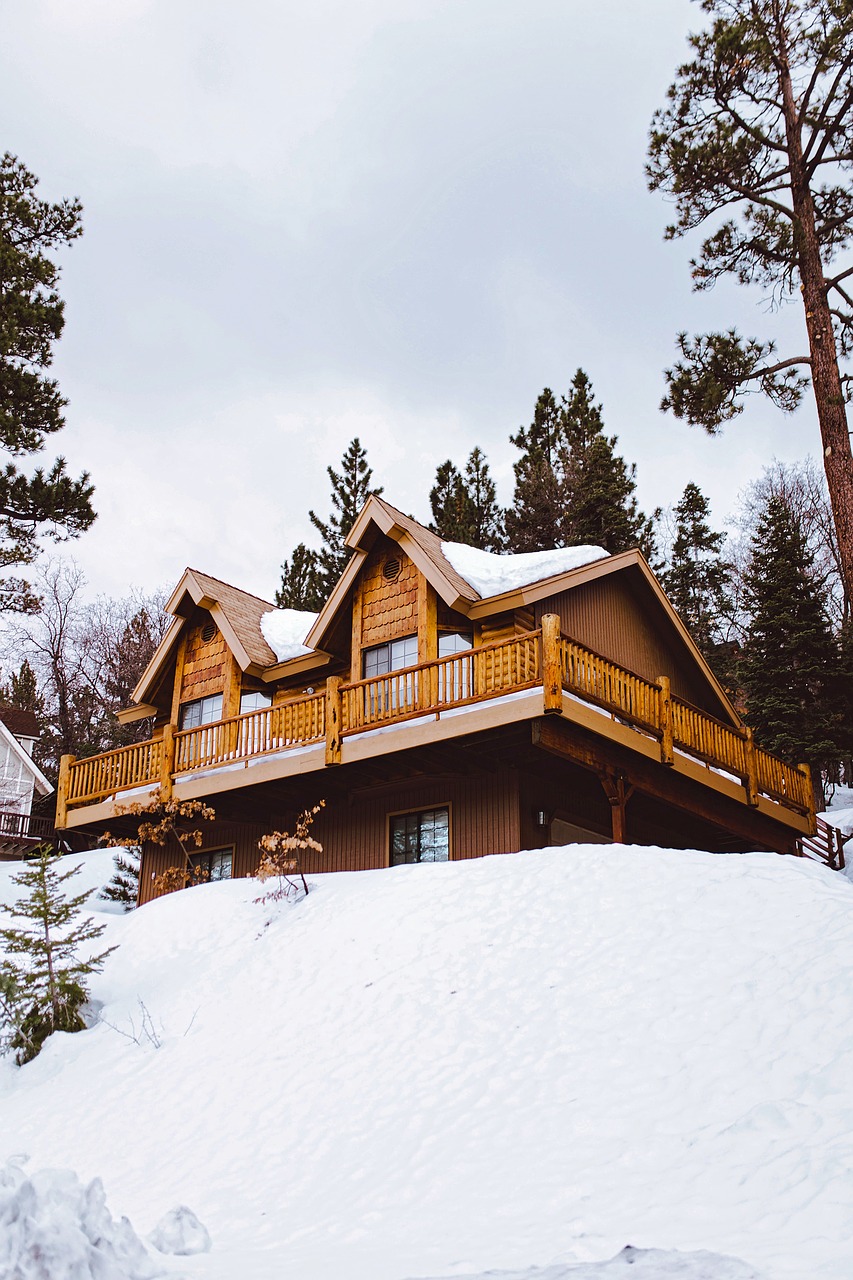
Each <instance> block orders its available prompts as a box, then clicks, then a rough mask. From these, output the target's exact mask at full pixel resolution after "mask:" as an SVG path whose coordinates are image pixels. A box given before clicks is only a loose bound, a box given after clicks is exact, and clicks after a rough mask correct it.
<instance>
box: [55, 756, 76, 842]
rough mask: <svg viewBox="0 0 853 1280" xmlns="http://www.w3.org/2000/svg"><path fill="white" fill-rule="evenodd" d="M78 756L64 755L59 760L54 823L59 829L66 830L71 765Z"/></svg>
mask: <svg viewBox="0 0 853 1280" xmlns="http://www.w3.org/2000/svg"><path fill="white" fill-rule="evenodd" d="M76 759H77V757H76V756H70V755H66V756H62V758H61V759H60V761H59V777H58V779H57V782H56V817H55V818H54V820H53V825H54V826H55V827H56V830H57V831H64V830H65V824H66V822H67V821H68V784H69V782H70V780H71V766H72V764H73V763H74V761H75V760H76Z"/></svg>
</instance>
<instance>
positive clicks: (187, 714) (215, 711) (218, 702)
mask: <svg viewBox="0 0 853 1280" xmlns="http://www.w3.org/2000/svg"><path fill="white" fill-rule="evenodd" d="M221 719H222V694H221V693H214V694H212V695H211V697H209V698H198V699H197V700H196V701H195V702H185V703H184V704H183V706H182V707H181V728H182V729H198V728H199V726H200V725H203V724H213V722H214V721H215V720H221Z"/></svg>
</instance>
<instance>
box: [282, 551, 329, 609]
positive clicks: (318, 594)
mask: <svg viewBox="0 0 853 1280" xmlns="http://www.w3.org/2000/svg"><path fill="white" fill-rule="evenodd" d="M275 602H276V604H277V605H278V607H279V609H307V610H310V611H311V612H314V613H316V612H317V611H318V610H319V609H321V608H322V607H323V604H324V602H325V596H324V595H323V587H322V580H321V573H320V565H319V563H318V557H317V552H316V551H312V550H311V549H310V547H306V545H305V543H304V542H300V543H299V545H298V546H297V547H295V548H294V551H293V555H292V556H291V558H290V560H285V562H284V564H283V565H282V566H281V585H280V587H279V589H278V591H276V593H275Z"/></svg>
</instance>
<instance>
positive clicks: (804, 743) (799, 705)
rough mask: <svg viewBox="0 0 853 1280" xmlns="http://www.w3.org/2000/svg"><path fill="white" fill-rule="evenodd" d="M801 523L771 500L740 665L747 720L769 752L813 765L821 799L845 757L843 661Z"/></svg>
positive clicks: (758, 535)
mask: <svg viewBox="0 0 853 1280" xmlns="http://www.w3.org/2000/svg"><path fill="white" fill-rule="evenodd" d="M812 571H813V563H812V556H811V553H810V552H809V550H808V547H807V545H806V540H805V537H804V534H803V531H802V529H801V528H800V526H799V523H798V521H797V519H796V517H795V515H794V514H793V512H792V511H791V510H790V508H789V507H787V506H786V505H785V503H784V502H782V501H781V499H779V498H771V499H770V501H769V502H768V504H767V508H766V511H765V513H764V515H763V517H762V518H761V519H760V520H759V522H758V526H757V528H756V531H755V535H754V537H753V540H752V545H751V548H750V558H749V564H748V567H747V573H746V580H745V595H746V603H747V608H748V610H749V615H750V621H749V626H748V630H747V635H746V639H745V642H744V648H743V654H742V658H741V662H740V665H739V675H740V682H741V687H742V690H743V696H744V699H745V702H746V719H747V722H748V724H750V725H751V726H752V728H753V729H754V730H755V734H756V737H757V738H758V740H759V742H760V743H761V745H762V746H763V747H766V748H767V749H768V750H770V751H773V752H775V753H776V754H777V755H780V756H781V757H782V758H783V759H784V760H787V761H788V762H789V763H791V764H798V763H799V762H800V761H808V763H809V764H810V765H811V767H812V777H813V780H814V783H815V793H816V795H817V798H818V799H820V798H821V778H820V773H821V769H823V768H827V767H829V766H831V765H832V763H833V762H834V761H835V760H836V759H837V757H838V755H839V746H840V735H841V726H840V723H839V706H838V702H839V653H838V647H837V645H836V642H835V640H834V638H833V636H832V633H831V631H830V627H829V623H828V621H827V617H826V612H825V610H824V607H823V602H822V600H821V597H820V593H819V591H818V589H817V587H816V585H815V582H814V580H813V577H812Z"/></svg>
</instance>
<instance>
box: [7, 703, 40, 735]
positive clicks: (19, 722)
mask: <svg viewBox="0 0 853 1280" xmlns="http://www.w3.org/2000/svg"><path fill="white" fill-rule="evenodd" d="M0 720H2V722H3V724H5V726H6V728H7V729H8V730H9V732H10V733H13V734H14V735H15V737H16V738H37V737H38V736H39V722H38V717H37V716H36V713H35V711H25V710H24V709H23V708H22V707H0Z"/></svg>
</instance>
